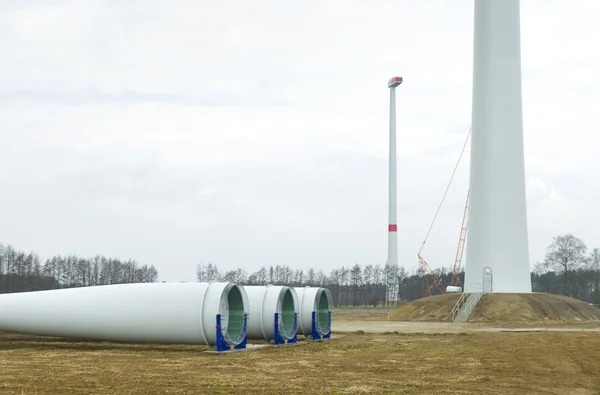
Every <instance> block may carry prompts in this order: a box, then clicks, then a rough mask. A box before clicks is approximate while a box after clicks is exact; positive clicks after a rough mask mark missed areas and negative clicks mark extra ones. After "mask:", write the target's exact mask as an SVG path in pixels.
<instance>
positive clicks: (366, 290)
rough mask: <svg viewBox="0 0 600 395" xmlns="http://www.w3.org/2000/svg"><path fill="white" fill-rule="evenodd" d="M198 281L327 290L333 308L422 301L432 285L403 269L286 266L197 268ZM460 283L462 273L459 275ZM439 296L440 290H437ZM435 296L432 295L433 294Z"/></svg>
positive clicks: (443, 275)
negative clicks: (388, 302) (330, 268)
mask: <svg viewBox="0 0 600 395" xmlns="http://www.w3.org/2000/svg"><path fill="white" fill-rule="evenodd" d="M437 273H438V276H439V277H440V279H441V280H442V282H443V284H448V283H449V282H450V280H451V278H452V274H451V273H450V272H449V271H448V270H447V269H440V270H437ZM196 276H197V279H198V281H201V282H204V281H231V282H238V283H241V284H244V285H267V284H273V285H291V286H294V287H303V286H311V287H317V286H318V287H327V288H329V290H330V291H331V293H332V295H333V299H334V300H333V302H334V304H335V305H336V306H383V305H385V304H386V300H393V299H400V300H408V301H411V300H415V299H419V298H422V297H423V296H424V295H425V293H426V291H427V288H428V285H429V284H430V283H431V281H430V280H429V278H428V277H427V276H425V273H424V272H423V271H422V270H415V272H413V273H412V274H409V273H408V272H407V271H406V269H405V268H403V267H399V268H397V269H396V270H394V268H393V267H390V266H388V265H383V266H382V265H379V264H376V265H366V266H364V267H363V266H361V265H359V264H355V265H354V266H347V267H346V266H342V267H341V268H339V269H333V270H332V271H331V272H329V273H325V272H324V271H323V270H315V269H314V268H310V269H308V270H306V271H305V270H303V269H292V268H290V267H289V266H286V265H276V266H270V267H269V268H266V267H262V268H261V269H260V270H258V271H256V272H254V273H247V272H246V271H245V270H243V269H241V268H238V269H235V270H228V271H221V270H220V269H219V268H218V267H217V265H214V264H212V263H208V264H199V265H198V266H197V267H196ZM459 278H460V281H461V282H462V279H463V278H464V273H460V277H459ZM436 292H437V293H439V290H436ZM436 292H434V293H433V294H435V293H436Z"/></svg>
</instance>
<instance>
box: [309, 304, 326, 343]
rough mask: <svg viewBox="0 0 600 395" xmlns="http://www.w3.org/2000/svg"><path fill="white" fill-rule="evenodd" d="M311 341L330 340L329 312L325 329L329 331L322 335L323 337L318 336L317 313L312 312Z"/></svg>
mask: <svg viewBox="0 0 600 395" xmlns="http://www.w3.org/2000/svg"><path fill="white" fill-rule="evenodd" d="M311 325H312V328H311V330H312V334H311V336H312V339H313V340H319V339H329V338H331V311H330V312H329V313H328V314H327V327H328V328H329V331H328V332H327V333H326V334H324V335H323V336H321V335H320V334H319V332H318V331H317V312H316V311H313V312H312V324H311Z"/></svg>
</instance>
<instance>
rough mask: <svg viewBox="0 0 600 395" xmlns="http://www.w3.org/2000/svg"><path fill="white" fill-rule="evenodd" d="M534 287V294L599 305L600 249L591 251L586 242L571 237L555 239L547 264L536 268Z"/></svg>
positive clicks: (533, 275)
mask: <svg viewBox="0 0 600 395" xmlns="http://www.w3.org/2000/svg"><path fill="white" fill-rule="evenodd" d="M531 285H532V289H533V291H537V292H549V293H556V294H561V295H567V296H570V297H573V298H576V299H580V300H584V301H586V302H588V303H593V304H594V305H600V249H598V248H594V249H593V250H592V251H591V252H588V248H587V246H586V245H585V243H584V242H583V240H581V239H579V238H577V237H575V236H573V235H572V234H566V235H561V236H556V237H554V238H553V239H552V244H550V245H549V246H548V247H547V248H546V256H545V259H544V261H543V262H539V263H536V264H535V266H534V268H533V272H532V274H531Z"/></svg>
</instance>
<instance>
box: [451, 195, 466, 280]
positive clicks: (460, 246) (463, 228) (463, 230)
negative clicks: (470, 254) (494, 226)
mask: <svg viewBox="0 0 600 395" xmlns="http://www.w3.org/2000/svg"><path fill="white" fill-rule="evenodd" d="M468 223H469V192H467V201H466V202H465V212H464V214H463V221H462V225H461V227H460V237H459V238H458V248H457V249H456V258H455V259H454V267H453V268H452V281H450V285H451V286H453V287H455V286H456V284H458V275H459V274H460V265H461V262H462V258H463V252H464V250H465V242H466V240H467V226H468Z"/></svg>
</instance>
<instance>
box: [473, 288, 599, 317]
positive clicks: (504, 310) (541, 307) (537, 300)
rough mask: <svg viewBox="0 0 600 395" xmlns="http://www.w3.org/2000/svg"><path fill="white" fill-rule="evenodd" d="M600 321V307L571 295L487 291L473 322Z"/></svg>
mask: <svg viewBox="0 0 600 395" xmlns="http://www.w3.org/2000/svg"><path fill="white" fill-rule="evenodd" d="M590 320H600V310H599V309H597V308H595V307H593V306H590V305H589V304H587V303H585V302H582V301H581V300H577V299H573V298H569V297H568V296H562V295H554V294H547V293H531V294H485V295H483V297H482V298H481V300H480V301H479V303H478V304H477V307H476V308H475V310H473V314H472V315H471V317H470V318H469V322H482V323H495V322H527V321H529V322H531V321H590Z"/></svg>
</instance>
